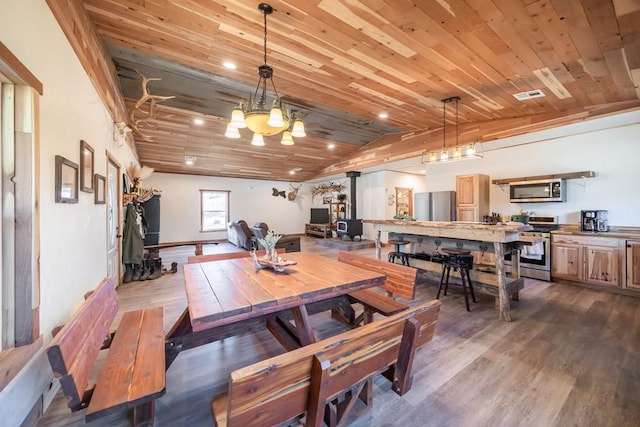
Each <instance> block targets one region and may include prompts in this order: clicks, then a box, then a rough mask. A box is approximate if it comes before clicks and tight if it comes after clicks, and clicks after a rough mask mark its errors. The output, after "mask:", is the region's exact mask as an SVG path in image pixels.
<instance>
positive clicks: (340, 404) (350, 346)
mask: <svg viewBox="0 0 640 427" xmlns="http://www.w3.org/2000/svg"><path fill="white" fill-rule="evenodd" d="M439 310H440V302H439V301H436V300H433V301H429V302H427V303H425V304H422V305H420V306H418V307H415V308H412V309H409V310H406V311H403V312H402V313H398V314H396V315H394V316H391V317H387V318H385V319H382V320H380V321H376V322H373V323H370V324H368V325H364V326H363V327H361V328H356V329H353V330H350V331H347V332H344V333H342V334H339V335H336V336H333V337H331V338H327V339H325V340H323V341H319V342H317V343H315V344H311V345H308V346H305V347H301V348H299V349H297V350H294V351H291V352H289V353H285V354H281V355H278V356H275V357H272V358H270V359H267V360H264V361H261V362H258V363H255V364H253V365H251V366H248V367H246V368H242V369H239V370H236V371H234V372H232V373H231V375H230V379H229V388H228V391H227V392H226V393H222V394H220V395H218V396H216V397H215V398H214V400H213V402H212V410H213V416H214V423H215V425H216V426H221V427H222V426H229V427H233V426H242V427H245V426H267V425H268V426H272V425H278V424H281V423H285V422H287V421H291V420H296V419H299V418H300V417H302V416H304V415H305V414H306V417H307V418H306V422H305V425H307V426H321V425H323V422H326V423H327V424H328V425H329V426H335V425H343V424H344V422H345V420H346V418H347V416H348V415H349V413H350V411H351V410H352V408H353V407H354V405H355V403H357V400H358V399H360V400H361V401H363V402H364V403H365V404H366V405H367V406H368V408H369V409H370V408H371V405H372V384H371V381H370V380H371V379H372V378H373V377H374V376H375V375H377V374H380V373H381V374H382V375H383V376H384V377H385V378H387V379H388V380H389V381H391V383H392V389H393V390H394V391H395V392H396V393H397V394H399V395H403V394H405V393H407V392H408V391H409V389H410V388H411V378H412V371H411V369H412V365H413V360H414V356H415V353H416V351H417V350H418V349H419V348H421V347H422V346H424V345H425V344H427V343H428V342H429V341H431V339H432V337H433V333H434V330H435V325H436V321H437V318H438V313H439Z"/></svg>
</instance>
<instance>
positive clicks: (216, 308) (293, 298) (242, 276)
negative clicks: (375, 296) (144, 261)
mask: <svg viewBox="0 0 640 427" xmlns="http://www.w3.org/2000/svg"><path fill="white" fill-rule="evenodd" d="M286 258H287V259H288V260H293V261H296V262H297V265H294V266H292V267H290V268H288V269H287V271H286V272H284V273H278V272H275V271H273V270H271V269H263V270H257V269H256V268H255V266H254V265H253V260H252V259H251V258H238V259H229V260H222V261H213V262H204V263H199V264H185V265H184V281H185V290H186V293H187V301H188V309H189V317H190V320H191V325H192V328H193V330H194V331H202V330H205V329H208V328H213V327H216V326H222V325H225V324H230V323H234V322H238V321H242V320H245V319H250V318H253V317H257V316H260V315H263V314H268V313H275V312H278V311H281V310H284V309H287V308H292V307H298V306H301V305H304V304H307V303H311V302H315V301H320V300H324V299H329V298H333V297H336V296H340V295H344V294H347V293H349V292H352V291H356V290H360V289H365V288H369V287H373V286H380V285H382V284H383V283H384V281H385V276H384V275H382V274H379V273H376V272H372V271H369V270H364V269H361V268H359V267H355V266H352V265H349V264H345V263H341V262H338V260H335V259H330V258H326V257H323V256H320V255H316V254H312V253H305V252H296V253H289V254H286Z"/></svg>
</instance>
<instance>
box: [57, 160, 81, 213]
mask: <svg viewBox="0 0 640 427" xmlns="http://www.w3.org/2000/svg"><path fill="white" fill-rule="evenodd" d="M55 187H56V203H78V164H77V163H73V162H72V161H71V160H69V159H65V158H64V157H62V156H56V177H55Z"/></svg>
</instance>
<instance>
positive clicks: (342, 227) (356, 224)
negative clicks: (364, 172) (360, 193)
mask: <svg viewBox="0 0 640 427" xmlns="http://www.w3.org/2000/svg"><path fill="white" fill-rule="evenodd" d="M359 176H360V172H356V171H351V172H347V177H349V178H351V218H352V219H341V220H339V221H337V222H336V234H337V235H338V237H340V238H341V239H342V236H349V238H350V239H351V241H353V238H354V237H356V236H359V237H360V240H362V220H361V219H355V218H356V194H357V193H356V178H358V177H359Z"/></svg>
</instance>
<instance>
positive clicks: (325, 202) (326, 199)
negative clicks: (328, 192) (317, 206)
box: [322, 196, 333, 205]
mask: <svg viewBox="0 0 640 427" xmlns="http://www.w3.org/2000/svg"><path fill="white" fill-rule="evenodd" d="M332 201H333V198H332V197H331V196H324V197H323V198H322V204H323V205H328V204H329V203H331V202H332Z"/></svg>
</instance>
